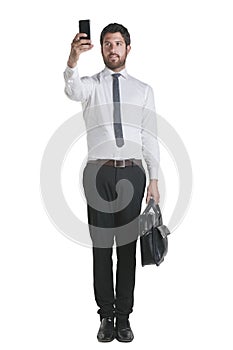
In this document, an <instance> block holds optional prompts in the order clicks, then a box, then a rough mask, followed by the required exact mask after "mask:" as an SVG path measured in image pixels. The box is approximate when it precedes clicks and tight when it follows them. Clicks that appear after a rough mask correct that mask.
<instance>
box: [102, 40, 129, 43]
mask: <svg viewBox="0 0 233 350" xmlns="http://www.w3.org/2000/svg"><path fill="white" fill-rule="evenodd" d="M110 41H115V42H117V43H123V42H124V41H123V40H121V39H113V40H110V39H109V40H108V39H106V40H104V43H108V42H110Z"/></svg>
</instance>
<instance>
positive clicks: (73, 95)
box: [64, 66, 93, 102]
mask: <svg viewBox="0 0 233 350" xmlns="http://www.w3.org/2000/svg"><path fill="white" fill-rule="evenodd" d="M64 79H65V94H66V95H67V96H68V97H69V98H70V99H71V100H74V101H80V102H85V101H87V100H88V98H89V96H90V94H91V91H92V89H93V83H92V79H91V78H90V77H83V78H80V76H79V73H78V68H77V66H76V67H74V68H70V67H68V66H67V67H66V69H65V71H64Z"/></svg>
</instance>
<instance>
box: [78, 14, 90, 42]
mask: <svg viewBox="0 0 233 350" xmlns="http://www.w3.org/2000/svg"><path fill="white" fill-rule="evenodd" d="M79 33H86V34H87V36H86V37H80V39H89V40H90V39H91V30H90V20H89V19H84V20H80V21H79Z"/></svg>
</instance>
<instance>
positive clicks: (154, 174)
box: [148, 167, 158, 180]
mask: <svg viewBox="0 0 233 350" xmlns="http://www.w3.org/2000/svg"><path fill="white" fill-rule="evenodd" d="M148 173H149V178H150V180H153V179H155V180H158V169H157V168H156V167H153V168H148Z"/></svg>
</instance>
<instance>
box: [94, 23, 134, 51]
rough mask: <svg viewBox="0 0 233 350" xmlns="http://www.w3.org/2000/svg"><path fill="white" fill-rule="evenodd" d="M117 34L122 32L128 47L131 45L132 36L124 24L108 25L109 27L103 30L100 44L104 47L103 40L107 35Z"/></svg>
mask: <svg viewBox="0 0 233 350" xmlns="http://www.w3.org/2000/svg"><path fill="white" fill-rule="evenodd" d="M117 32H120V33H121V35H122V36H123V38H124V40H125V44H126V46H128V45H130V34H129V32H128V29H127V28H125V27H124V26H123V25H122V24H118V23H110V24H108V25H107V27H105V28H104V29H103V30H102V32H101V34H100V44H101V46H102V45H103V40H104V36H105V34H107V33H117Z"/></svg>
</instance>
